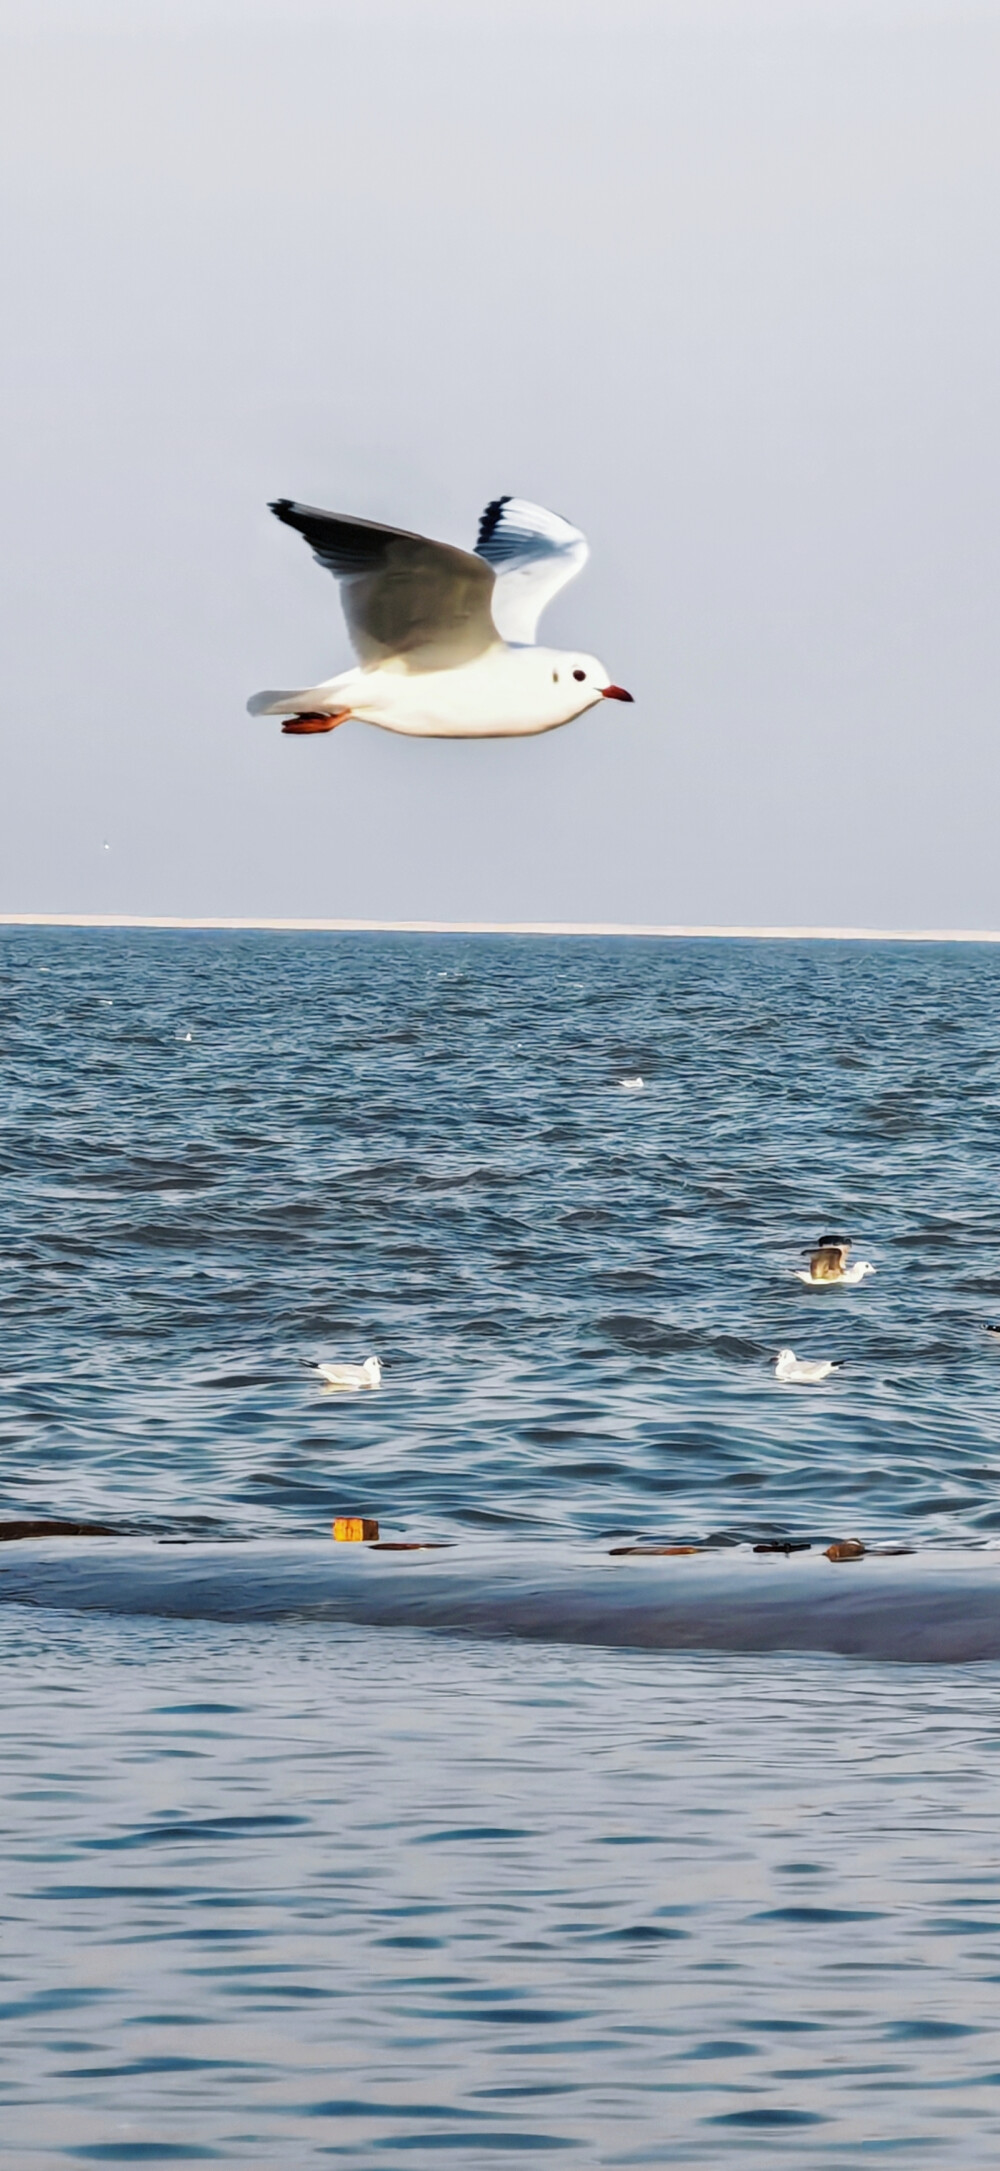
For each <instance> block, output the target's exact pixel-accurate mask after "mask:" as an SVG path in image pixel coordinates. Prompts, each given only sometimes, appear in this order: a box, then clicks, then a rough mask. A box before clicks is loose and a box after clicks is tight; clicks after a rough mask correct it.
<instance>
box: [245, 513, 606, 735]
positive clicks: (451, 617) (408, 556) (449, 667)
mask: <svg viewBox="0 0 1000 2171" xmlns="http://www.w3.org/2000/svg"><path fill="white" fill-rule="evenodd" d="M271 511H272V512H273V513H276V514H277V517H278V519H279V520H283V521H285V523H286V525H287V526H288V527H290V528H297V529H298V532H299V534H300V535H304V536H305V539H306V542H307V543H309V544H310V545H311V546H312V552H313V556H314V557H315V558H316V560H317V562H318V564H320V565H322V566H325V567H326V569H327V571H328V572H330V573H333V574H334V576H335V578H336V579H337V580H338V581H339V582H340V596H341V602H342V603H343V606H344V616H345V618H346V620H347V630H348V632H349V634H350V637H351V642H352V645H353V647H354V650H355V653H356V655H357V657H358V665H357V667H356V668H354V669H353V670H350V671H342V672H341V673H340V675H339V676H338V677H337V678H331V679H326V680H325V681H324V682H323V684H322V685H320V686H304V687H302V688H300V689H299V690H298V691H297V692H291V693H276V692H274V691H273V690H272V691H268V692H265V693H259V694H254V695H253V697H252V699H251V700H250V701H249V702H248V703H247V707H248V708H249V710H250V714H251V716H284V717H287V718H288V719H289V720H288V722H287V723H285V724H283V725H282V730H283V731H285V732H288V733H289V734H291V735H293V736H296V737H303V736H306V735H308V734H311V733H313V732H318V731H333V730H335V728H336V726H337V725H338V724H343V723H345V722H346V720H347V718H348V717H349V716H355V717H357V718H358V719H359V721H360V722H361V723H365V724H378V725H379V726H380V727H381V729H382V730H383V731H400V732H404V733H405V734H407V736H409V737H411V738H418V739H516V738H526V737H531V736H533V735H535V734H536V733H538V732H541V731H555V730H557V729H558V727H559V725H560V724H568V723H571V722H572V720H573V718H574V716H582V714H583V712H584V710H585V709H591V708H595V707H596V705H597V703H598V702H599V701H631V699H632V696H631V694H628V693H626V692H625V689H624V687H623V686H615V685H613V684H612V682H611V679H610V678H609V676H608V673H607V671H606V670H605V668H604V665H603V664H602V663H598V661H597V658H596V656H586V655H577V654H576V653H574V652H573V651H572V650H569V651H568V650H566V649H562V648H536V646H535V645H534V644H535V634H536V630H537V627H538V621H539V618H540V617H541V614H542V611H543V610H544V608H545V605H546V604H547V603H548V602H550V601H551V599H552V597H553V596H554V595H556V594H558V591H559V589H560V588H562V587H564V586H565V584H566V582H567V581H568V580H572V578H573V575H574V573H578V572H579V571H580V567H581V566H582V565H584V564H585V562H586V559H587V556H588V552H587V543H586V539H585V537H584V536H583V535H581V533H580V530H579V528H573V527H571V526H570V524H569V522H568V520H562V519H560V517H559V515H558V514H557V513H549V512H546V511H545V510H544V508H543V507H542V506H540V505H529V504H528V503H527V502H526V501H525V500H524V499H523V498H510V497H504V498H494V500H493V503H492V504H491V505H488V506H487V508H486V511H485V512H484V514H483V517H482V519H481V521H480V523H479V534H478V536H477V538H476V548H475V550H474V551H470V550H459V549H456V548H455V547H454V546H453V545H452V544H451V543H435V542H431V541H430V539H429V538H428V537H427V536H424V535H413V534H410V533H409V532H408V531H407V530H406V529H404V528H386V527H381V526H378V525H377V524H376V523H375V521H372V520H358V519H355V518H354V517H353V515H350V514H347V513H324V512H320V511H319V510H318V509H317V508H316V507H315V506H312V505H298V504H296V503H294V502H293V501H292V500H291V499H290V498H278V500H277V501H276V503H275V504H273V505H272V507H271Z"/></svg>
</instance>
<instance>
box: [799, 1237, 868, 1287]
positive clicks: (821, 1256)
mask: <svg viewBox="0 0 1000 2171" xmlns="http://www.w3.org/2000/svg"><path fill="white" fill-rule="evenodd" d="M850 1248H851V1238H850V1237H849V1236H821V1237H820V1240H819V1243H818V1244H817V1245H815V1247H814V1248H813V1249H812V1250H811V1251H810V1252H809V1253H808V1259H809V1272H808V1274H802V1273H799V1272H797V1273H796V1280H797V1281H801V1282H805V1285H806V1288H807V1289H816V1288H826V1289H829V1288H831V1287H832V1286H834V1285H835V1284H836V1283H842V1284H843V1285H844V1286H845V1287H848V1288H856V1287H857V1285H858V1283H859V1282H862V1281H864V1278H865V1275H866V1274H874V1272H875V1268H874V1267H873V1266H872V1264H871V1262H870V1260H868V1259H856V1260H855V1262H854V1265H853V1266H848V1264H847V1254H848V1252H849V1251H850Z"/></svg>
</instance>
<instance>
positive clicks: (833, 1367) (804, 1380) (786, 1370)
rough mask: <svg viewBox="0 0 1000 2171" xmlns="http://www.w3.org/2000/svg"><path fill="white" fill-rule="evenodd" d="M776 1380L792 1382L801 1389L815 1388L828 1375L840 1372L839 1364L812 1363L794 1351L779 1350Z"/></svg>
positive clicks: (776, 1361) (776, 1363) (775, 1366)
mask: <svg viewBox="0 0 1000 2171" xmlns="http://www.w3.org/2000/svg"><path fill="white" fill-rule="evenodd" d="M774 1370H775V1376H776V1378H778V1379H780V1380H790V1381H792V1382H793V1383H795V1384H797V1385H798V1386H800V1387H815V1386H816V1384H817V1382H818V1381H819V1380H821V1379H826V1377H827V1375H828V1373H830V1372H839V1371H840V1366H839V1364H825V1363H820V1362H816V1363H815V1364H814V1363H812V1362H811V1361H810V1360H809V1358H807V1357H797V1356H796V1354H795V1351H794V1349H779V1351H778V1354H777V1357H776V1358H775V1363H774Z"/></svg>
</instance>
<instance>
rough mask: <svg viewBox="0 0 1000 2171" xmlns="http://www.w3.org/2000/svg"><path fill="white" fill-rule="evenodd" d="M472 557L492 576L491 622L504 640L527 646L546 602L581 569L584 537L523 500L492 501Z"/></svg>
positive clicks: (585, 552)
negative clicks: (490, 569) (488, 568)
mask: <svg viewBox="0 0 1000 2171" xmlns="http://www.w3.org/2000/svg"><path fill="white" fill-rule="evenodd" d="M476 554H477V556H478V557H480V558H485V560H486V563H487V565H491V566H492V567H493V569H494V571H495V573H496V586H495V587H494V590H493V618H494V622H495V624H496V629H497V632H498V633H499V634H501V635H502V637H503V639H504V640H505V641H515V642H526V643H527V642H531V641H533V640H534V638H535V634H536V632H537V629H538V621H539V619H540V617H541V615H542V612H543V610H544V609H545V606H546V604H547V603H551V601H552V598H553V596H554V595H558V593H559V590H560V588H564V587H565V586H566V582H567V581H568V580H572V578H573V575H574V573H579V571H580V568H581V566H584V565H586V563H587V559H588V557H589V555H590V553H589V551H588V549H587V538H586V536H585V535H581V533H580V530H579V528H571V527H570V524H569V521H568V520H561V519H560V517H559V514H558V513H547V512H546V511H545V508H544V506H542V505H529V504H528V502H527V499H526V498H494V500H493V503H492V505H487V507H486V511H485V512H484V514H483V517H482V519H481V521H480V523H479V534H478V535H477V537H476Z"/></svg>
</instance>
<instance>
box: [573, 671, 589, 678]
mask: <svg viewBox="0 0 1000 2171" xmlns="http://www.w3.org/2000/svg"><path fill="white" fill-rule="evenodd" d="M586 676H587V674H586V671H574V673H573V677H574V678H586Z"/></svg>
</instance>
